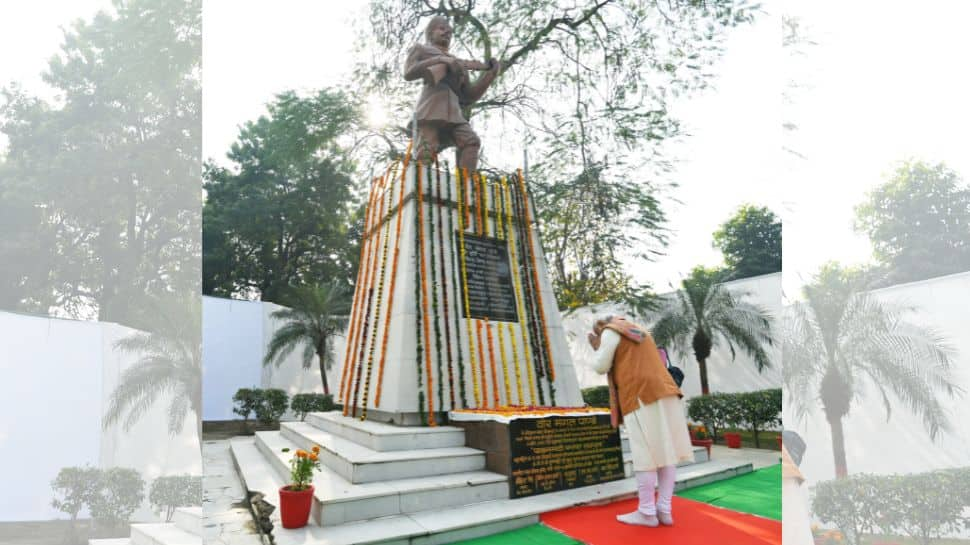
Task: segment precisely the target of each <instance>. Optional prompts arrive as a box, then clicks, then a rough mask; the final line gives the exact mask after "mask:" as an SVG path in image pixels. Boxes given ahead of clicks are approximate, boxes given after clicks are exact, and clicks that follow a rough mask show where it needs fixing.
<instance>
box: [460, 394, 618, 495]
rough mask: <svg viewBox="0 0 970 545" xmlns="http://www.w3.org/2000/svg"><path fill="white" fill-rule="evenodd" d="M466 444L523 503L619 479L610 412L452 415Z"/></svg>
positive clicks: (565, 411)
mask: <svg viewBox="0 0 970 545" xmlns="http://www.w3.org/2000/svg"><path fill="white" fill-rule="evenodd" d="M451 422H452V425H454V426H456V427H460V428H463V429H464V430H465V441H466V445H467V446H469V447H471V448H476V449H479V450H482V451H485V467H486V468H487V469H488V470H489V471H494V472H495V473H500V474H502V475H506V476H508V477H509V497H510V498H522V497H525V496H533V495H536V494H545V493H548V492H558V491H560V490H568V489H572V488H578V487H581V486H589V485H594V484H599V483H604V482H609V481H615V480H619V479H623V478H624V477H625V475H624V462H623V452H622V447H621V442H620V433H619V431H618V430H617V429H615V428H613V427H612V426H611V425H610V414H609V411H605V412H604V411H601V410H595V411H590V410H583V411H569V410H563V411H555V412H553V411H541V412H531V413H530V412H522V413H520V414H508V413H506V414H502V413H499V412H495V413H487V412H464V411H455V412H452V413H451Z"/></svg>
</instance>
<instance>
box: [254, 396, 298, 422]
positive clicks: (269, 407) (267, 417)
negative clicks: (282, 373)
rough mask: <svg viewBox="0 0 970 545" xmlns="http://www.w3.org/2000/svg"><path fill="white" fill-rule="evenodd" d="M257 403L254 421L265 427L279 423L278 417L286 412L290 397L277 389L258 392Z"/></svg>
mask: <svg viewBox="0 0 970 545" xmlns="http://www.w3.org/2000/svg"><path fill="white" fill-rule="evenodd" d="M258 392H259V402H258V403H257V404H256V408H255V411H256V419H257V420H259V421H260V423H262V424H265V425H267V426H272V425H277V424H279V423H280V417H281V416H283V413H285V412H286V408H287V406H288V405H289V401H290V397H289V396H288V395H286V392H284V391H283V390H280V389H279V388H270V389H267V390H258Z"/></svg>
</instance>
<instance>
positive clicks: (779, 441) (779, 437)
mask: <svg viewBox="0 0 970 545" xmlns="http://www.w3.org/2000/svg"><path fill="white" fill-rule="evenodd" d="M775 439H777V440H778V450H781V436H780V435H779V436H778V437H775Z"/></svg>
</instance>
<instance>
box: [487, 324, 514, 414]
mask: <svg viewBox="0 0 970 545" xmlns="http://www.w3.org/2000/svg"><path fill="white" fill-rule="evenodd" d="M503 325H505V324H504V323H502V322H497V323H496V324H495V329H497V330H498V353H499V356H500V359H501V360H502V378H503V379H504V381H505V404H506V405H511V404H512V387H511V385H510V384H509V362H508V360H507V359H505V334H504V333H503V331H505V330H504V328H503V327H502V326H503ZM489 346H491V344H490V345H489Z"/></svg>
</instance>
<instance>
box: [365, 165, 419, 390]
mask: <svg viewBox="0 0 970 545" xmlns="http://www.w3.org/2000/svg"><path fill="white" fill-rule="evenodd" d="M408 149H409V151H408V153H407V154H405V155H404V162H403V163H402V165H401V191H400V195H399V196H398V199H397V225H396V226H395V228H394V257H393V258H392V260H393V264H392V265H391V285H390V287H389V288H388V290H387V314H386V316H385V317H384V340H383V341H382V342H381V361H380V364H379V365H378V367H377V393H376V394H375V396H374V406H375V407H380V406H381V392H382V388H383V385H384V364H385V362H387V339H388V337H389V336H390V332H391V313H392V311H393V310H394V288H395V286H396V285H397V264H398V261H399V258H400V254H401V218H402V217H403V216H404V194H405V192H406V190H407V187H406V186H407V173H408V160H409V159H410V158H411V152H410V146H409V147H408ZM388 223H390V222H388Z"/></svg>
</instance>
